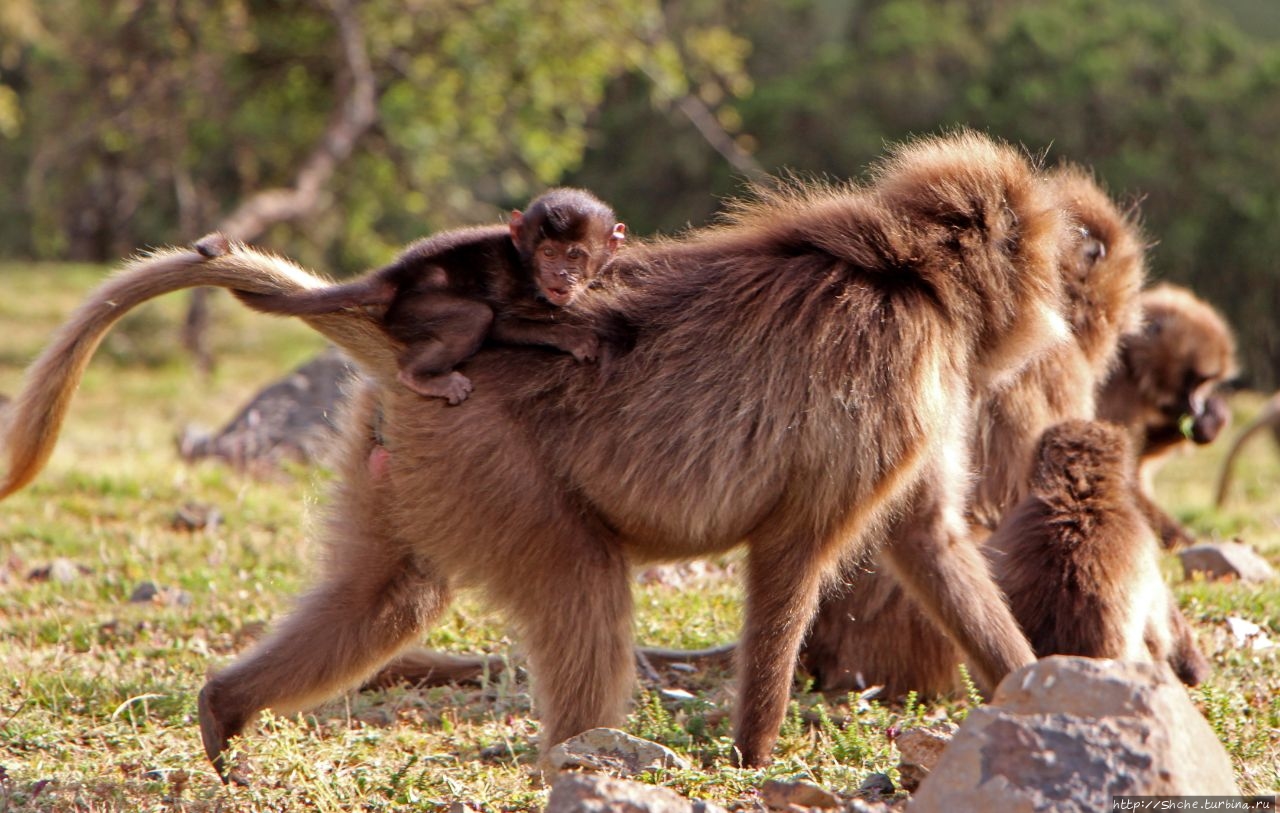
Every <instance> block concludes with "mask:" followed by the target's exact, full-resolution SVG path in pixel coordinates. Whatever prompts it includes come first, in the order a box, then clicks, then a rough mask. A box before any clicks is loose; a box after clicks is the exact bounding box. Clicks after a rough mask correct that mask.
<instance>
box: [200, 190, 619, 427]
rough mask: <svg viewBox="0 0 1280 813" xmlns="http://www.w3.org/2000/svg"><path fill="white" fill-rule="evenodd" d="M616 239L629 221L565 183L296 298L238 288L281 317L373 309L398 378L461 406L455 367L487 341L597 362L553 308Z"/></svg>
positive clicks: (580, 286) (589, 339) (594, 344)
mask: <svg viewBox="0 0 1280 813" xmlns="http://www.w3.org/2000/svg"><path fill="white" fill-rule="evenodd" d="M625 235H626V226H625V225H623V224H622V223H619V222H617V218H616V217H615V216H614V213H613V210H612V209H611V208H609V207H608V206H607V205H605V204H604V203H603V202H602V201H600V200H599V199H598V198H596V197H595V196H594V195H592V194H591V193H589V192H585V191H583V190H581V189H568V188H563V187H562V188H558V189H552V190H550V191H548V192H545V193H543V194H542V195H539V196H538V197H537V198H535V199H534V200H533V202H531V203H530V204H529V206H528V208H527V209H526V210H525V211H524V212H520V211H518V210H517V211H514V212H512V213H511V221H510V223H509V224H508V225H507V226H490V227H475V228H467V229H455V230H453V231H447V232H443V233H441V234H437V235H434V236H432V237H427V238H424V239H422V240H419V241H417V242H415V243H413V244H412V245H410V246H409V247H408V248H407V249H405V251H404V252H403V253H402V254H401V255H400V256H399V257H397V258H396V259H395V261H394V262H392V263H391V264H390V265H387V266H384V267H382V268H379V269H377V270H376V271H371V272H369V273H368V274H366V275H365V276H364V277H362V278H361V279H359V280H356V281H355V282H350V283H347V284H345V285H335V286H332V287H330V288H323V289H320V290H308V291H305V292H302V293H293V294H263V293H252V292H246V293H242V294H240V299H241V300H242V301H244V303H245V304H247V305H248V306H249V307H251V308H253V309H255V310H259V311H263V312H265V313H275V314H283V315H288V316H299V315H312V316H314V315H317V314H324V313H333V312H334V311H337V310H342V309H344V308H357V307H371V306H372V307H378V308H379V309H380V310H379V313H380V314H381V318H382V325H383V327H384V328H385V329H386V331H387V333H388V334H389V335H390V336H391V337H392V338H394V339H395V340H397V341H399V342H400V343H402V344H403V345H404V346H405V349H404V351H403V353H402V354H401V357H400V375H399V378H400V382H401V383H402V384H404V385H405V386H406V387H408V388H409V389H411V390H413V391H414V392H416V393H418V394H419V395H424V396H427V397H437V398H444V399H445V400H447V401H448V402H449V403H450V404H459V403H461V402H462V401H464V400H466V398H467V396H468V395H470V394H471V386H472V385H471V380H470V379H468V378H467V377H466V376H465V375H463V374H462V373H460V372H458V371H457V370H456V369H454V368H455V367H457V365H458V364H460V363H461V362H462V361H464V360H466V359H468V358H470V357H471V356H473V355H475V353H476V351H477V350H479V349H480V345H481V344H482V343H483V342H484V341H485V339H492V340H494V341H499V342H507V343H510V344H538V345H547V346H549V347H554V348H557V349H559V350H563V351H565V352H566V353H572V354H573V357H574V358H575V359H577V360H578V361H594V360H595V358H596V354H597V353H598V352H599V341H598V339H597V338H596V335H595V333H594V332H592V331H591V329H590V328H588V327H586V326H583V325H574V324H566V323H565V319H564V315H563V314H562V313H561V312H560V311H561V309H562V308H564V307H565V306H568V305H570V304H572V303H573V301H574V300H575V299H577V298H578V296H579V294H581V292H582V291H583V290H584V289H585V288H586V286H587V285H588V284H589V283H590V282H591V280H592V279H594V278H595V276H596V274H597V273H598V272H599V271H600V269H601V267H603V266H604V264H605V263H606V262H608V261H609V260H610V259H612V258H613V256H614V254H615V253H616V252H617V250H618V247H619V246H621V245H622V242H623V240H624V239H625ZM205 245H206V244H204V243H202V244H200V245H198V246H197V248H205ZM205 250H206V251H207V252H208V253H217V250H216V249H213V250H210V249H208V248H205Z"/></svg>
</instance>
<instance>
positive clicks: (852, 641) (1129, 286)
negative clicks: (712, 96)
mask: <svg viewBox="0 0 1280 813" xmlns="http://www.w3.org/2000/svg"><path fill="white" fill-rule="evenodd" d="M1047 184H1048V186H1049V189H1050V190H1051V191H1052V194H1053V195H1054V196H1055V198H1056V199H1057V200H1058V202H1059V205H1060V206H1061V207H1062V208H1063V209H1064V210H1065V211H1066V212H1067V213H1068V215H1069V217H1070V222H1071V226H1072V228H1071V229H1070V230H1069V231H1068V232H1065V233H1064V237H1063V239H1064V248H1063V251H1062V253H1061V255H1060V262H1059V266H1058V270H1059V273H1060V274H1061V277H1062V281H1063V285H1064V289H1065V292H1066V301H1067V310H1066V315H1067V319H1068V321H1069V322H1070V323H1071V327H1072V337H1071V340H1070V341H1068V342H1064V343H1062V344H1059V345H1056V346H1055V347H1053V348H1051V349H1050V350H1049V351H1048V352H1047V353H1045V354H1044V355H1043V356H1041V357H1040V358H1039V359H1037V360H1035V361H1033V362H1032V363H1030V364H1029V365H1027V366H1026V367H1025V368H1023V369H1022V370H1021V371H1020V372H1019V373H1018V374H1017V375H1016V376H1015V377H1014V378H1013V379H1012V380H1011V381H1009V382H1007V383H1005V384H1004V385H1002V386H1000V387H996V388H987V389H983V390H978V391H976V392H975V393H974V396H975V400H976V409H975V412H974V415H975V417H974V422H975V431H974V434H973V438H972V455H973V459H974V471H975V472H976V473H977V475H978V476H977V479H976V481H975V483H974V489H973V493H972V495H971V496H970V500H969V504H968V514H969V516H970V517H971V520H972V521H973V522H975V523H977V524H978V525H980V526H982V527H983V528H985V529H987V530H990V529H991V528H994V527H995V525H996V523H997V522H998V521H999V519H1000V517H1001V516H1003V515H1004V514H1005V512H1007V511H1008V510H1009V509H1010V508H1011V507H1012V506H1014V505H1015V504H1017V502H1018V501H1019V500H1021V499H1022V497H1023V496H1025V494H1026V493H1027V487H1028V478H1029V475H1030V473H1031V460H1032V452H1033V450H1034V448H1035V445H1036V443H1037V441H1038V440H1039V437H1040V435H1041V434H1042V433H1043V432H1044V430H1045V429H1046V428H1048V427H1049V426H1052V425H1053V424H1055V423H1058V422H1060V421H1063V420H1066V419H1069V418H1080V417H1090V416H1091V415H1092V414H1093V410H1094V389H1095V386H1096V382H1097V381H1098V380H1100V378H1101V377H1103V376H1104V375H1105V374H1106V372H1107V370H1108V368H1109V366H1110V365H1111V364H1112V362H1113V360H1114V357H1115V351H1116V344H1117V342H1118V340H1119V337H1120V335H1121V334H1122V333H1124V332H1126V331H1128V330H1130V329H1132V328H1133V327H1134V326H1136V324H1137V322H1138V309H1137V300H1138V291H1139V289H1140V288H1141V286H1142V281H1143V276H1144V271H1143V241H1142V238H1141V235H1140V234H1139V233H1138V230H1137V228H1136V226H1135V225H1134V223H1133V222H1132V221H1131V220H1130V219H1129V218H1128V217H1126V216H1125V215H1124V214H1122V213H1121V212H1120V211H1118V210H1117V209H1116V207H1115V204H1114V203H1112V201H1111V200H1110V199H1109V198H1108V196H1107V195H1106V193H1105V192H1103V190H1102V189H1101V188H1100V187H1099V186H1098V185H1097V183H1095V182H1094V181H1093V179H1092V178H1091V177H1090V176H1089V174H1088V173H1087V172H1085V171H1084V170H1082V169H1080V168H1076V167H1063V168H1060V169H1058V170H1055V171H1054V172H1052V173H1049V175H1048V178H1047ZM885 533H886V536H887V538H889V539H892V538H894V537H895V536H896V535H899V534H901V533H903V530H902V527H901V523H899V525H897V526H892V527H890V528H889V529H887V531H886V532H885ZM843 581H844V584H843V585H842V586H841V588H840V589H839V590H834V591H832V592H831V594H830V595H828V596H825V597H824V599H823V603H822V606H821V607H820V609H819V611H818V615H817V617H816V618H815V620H814V624H813V629H812V630H811V631H810V634H809V636H808V638H807V639H806V641H805V645H804V649H803V651H802V653H801V663H802V665H803V666H804V667H805V668H806V670H807V671H809V673H810V674H811V675H812V676H813V677H814V679H815V680H816V682H817V685H818V687H819V688H822V689H827V690H849V689H861V688H866V687H868V686H873V685H880V686H883V687H884V689H883V694H884V695H885V696H886V697H901V696H902V695H905V694H906V693H907V692H908V691H911V690H913V689H914V690H916V691H918V692H921V693H922V694H926V695H940V694H947V693H950V692H952V691H954V690H956V689H957V688H959V674H958V670H957V667H958V665H959V663H960V660H961V656H960V651H959V650H958V649H957V648H956V646H955V644H954V643H953V642H952V640H951V639H950V638H949V637H948V636H947V635H945V634H944V633H943V632H942V630H941V629H940V628H939V627H938V626H937V625H936V624H934V623H933V622H932V621H931V620H930V618H929V617H927V615H926V614H925V612H924V610H923V609H922V608H920V607H919V606H918V605H917V604H916V603H915V602H914V601H912V600H911V598H910V597H909V596H908V595H907V594H906V592H905V591H904V590H903V589H902V587H901V585H900V584H899V583H898V580H897V579H896V578H895V576H894V574H893V571H892V570H891V569H890V568H888V567H886V564H885V563H884V562H881V561H876V560H872V561H869V562H866V563H851V564H850V565H849V566H848V567H847V569H846V573H845V577H844V580H843ZM1066 609H1067V608H1064V611H1066ZM904 641H908V642H910V643H909V644H907V645H904V643H903V642H904Z"/></svg>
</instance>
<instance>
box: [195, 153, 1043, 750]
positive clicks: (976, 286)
mask: <svg viewBox="0 0 1280 813" xmlns="http://www.w3.org/2000/svg"><path fill="white" fill-rule="evenodd" d="M1063 228H1065V225H1064V221H1063V220H1062V217H1061V215H1060V214H1059V211H1058V209H1057V207H1056V206H1055V204H1054V201H1053V199H1052V197H1051V196H1049V195H1048V194H1047V193H1046V191H1045V190H1044V189H1043V188H1042V182H1041V181H1040V179H1039V178H1038V177H1037V176H1036V174H1035V173H1034V171H1033V170H1032V168H1031V167H1030V166H1028V164H1027V162H1026V161H1025V159H1023V158H1022V157H1021V156H1020V155H1019V154H1018V153H1017V152H1016V151H1015V150H1013V149H1010V148H1007V147H1002V146H998V145H995V144H993V143H991V142H990V141H988V140H986V139H984V138H982V137H979V136H974V135H961V136H953V137H949V138H944V139H937V140H932V141H923V142H920V143H917V144H914V145H911V146H908V147H906V148H903V149H901V150H899V151H898V152H897V154H896V155H894V156H893V157H892V158H891V159H890V160H889V161H887V162H886V163H885V164H884V165H883V166H882V167H881V168H880V170H879V172H878V174H877V177H876V181H875V183H874V184H873V185H872V186H871V187H869V188H858V187H838V188H818V189H813V188H809V189H805V188H794V189H782V190H778V191H771V192H764V193H762V194H761V196H760V198H759V199H758V200H756V201H754V202H750V203H744V204H742V205H741V206H739V207H738V208H737V209H735V211H734V212H733V214H732V215H731V217H730V218H729V220H728V222H727V223H726V224H724V225H722V226H719V227H716V228H712V229H707V230H702V231H696V232H693V233H691V234H690V235H688V236H686V237H684V238H683V239H680V240H674V241H666V242H659V243H656V244H653V245H649V246H639V247H636V248H634V249H633V250H632V251H630V252H628V254H627V256H626V257H624V258H621V259H620V260H619V261H618V266H619V267H618V268H616V269H615V271H614V273H615V274H616V275H617V280H616V282H615V284H614V285H612V286H608V285H607V286H605V289H604V290H603V291H601V292H599V293H598V294H597V295H596V297H595V298H594V305H592V303H591V302H588V303H584V306H593V307H595V308H597V309H598V313H599V316H600V318H601V319H602V320H604V321H605V322H606V323H609V324H612V325H615V326H621V328H620V332H621V333H622V335H624V336H625V337H626V342H625V343H624V345H623V346H622V347H621V348H620V349H619V350H618V352H617V353H616V354H615V356H614V358H613V359H612V361H611V363H610V365H609V366H608V367H607V368H606V369H603V370H596V369H590V370H588V369H582V368H576V367H575V365H574V364H573V363H572V361H567V359H565V358H559V357H555V356H552V355H549V354H544V353H538V352H531V351H528V350H521V349H498V350H493V351H486V352H483V353H481V354H479V355H478V356H476V357H475V358H473V359H471V360H470V361H469V362H468V363H467V374H468V375H469V376H471V377H472V378H473V379H475V380H476V383H477V385H478V386H477V391H476V395H474V396H473V397H472V398H471V399H470V400H469V401H468V402H467V404H466V406H465V408H459V409H451V410H446V409H443V408H441V407H439V406H437V405H435V404H431V403H427V404H424V403H423V401H422V399H421V398H418V397H417V396H415V395H413V394H412V393H410V392H408V391H407V390H404V389H403V388H396V387H385V386H384V387H375V386H367V387H366V388H365V389H364V390H363V391H362V392H361V393H359V394H358V397H357V398H356V399H355V406H354V409H353V411H352V414H351V415H350V416H349V418H348V424H347V427H346V438H345V443H346V445H345V449H344V453H343V458H342V461H341V463H340V465H341V467H342V471H343V480H342V484H341V485H340V486H339V488H338V491H337V494H336V495H335V505H334V510H333V512H332V517H333V518H332V520H331V522H330V524H329V528H328V534H327V536H326V542H327V550H328V559H327V564H328V567H327V568H326V575H325V577H324V579H323V580H322V581H321V583H320V584H319V585H318V586H317V587H315V588H314V589H313V590H312V591H311V592H310V593H309V594H308V595H307V596H305V597H304V598H303V599H302V600H301V603H300V605H299V607H298V608H297V609H296V610H295V611H294V612H293V613H292V614H291V615H290V616H289V617H288V618H286V619H285V620H284V621H283V622H281V623H280V624H279V625H278V626H277V628H276V629H275V631H274V632H273V634H271V635H270V636H269V637H268V638H267V639H265V640H264V641H263V642H261V643H260V644H259V645H257V646H256V647H255V648H254V649H253V650H252V651H250V652H249V653H247V654H246V655H245V656H243V657H242V658H241V659H239V660H238V661H236V662H235V663H233V664H232V665H231V666H229V667H227V668H226V669H224V670H222V671H220V672H218V673H217V674H215V675H214V676H213V677H212V678H211V679H210V680H209V682H208V683H207V684H206V686H205V688H204V690H203V691H202V693H201V702H200V718H201V727H202V733H203V735H204V741H205V747H206V750H207V752H208V754H209V756H210V758H211V759H212V760H213V761H214V763H215V764H216V765H218V766H219V768H220V769H222V770H224V771H225V768H226V766H225V765H224V764H223V762H224V760H223V754H224V750H225V748H226V746H227V742H228V739H229V738H230V737H232V736H234V735H235V734H237V733H239V732H240V731H241V730H243V728H244V727H245V726H246V725H247V724H248V723H249V722H250V720H251V719H252V718H253V716H254V715H255V714H256V713H257V712H258V711H259V710H261V709H263V708H267V707H270V708H273V709H277V710H289V709H295V708H300V707H303V706H306V705H308V704H311V703H314V702H316V701H319V700H322V699H323V698H325V697H327V696H329V695H331V694H333V693H334V692H336V691H338V690H339V689H341V688H343V687H345V686H349V685H353V684H354V683H356V682H358V681H359V680H360V679H361V678H363V677H364V676H366V675H368V674H369V673H370V672H371V671H372V670H374V669H376V668H377V667H378V666H379V665H380V664H382V663H383V662H384V661H385V660H386V659H387V658H389V657H390V656H391V655H392V654H393V653H394V652H395V651H396V650H397V649H399V648H400V647H401V646H403V645H404V644H406V643H408V642H410V641H412V640H413V639H414V638H415V637H416V636H417V635H418V634H419V633H420V632H421V631H422V629H423V628H424V627H425V626H427V625H428V624H430V623H431V622H432V621H434V619H435V618H436V617H438V615H439V613H440V612H441V611H442V610H443V608H444V606H445V605H446V603H447V601H448V597H449V593H450V590H451V588H452V587H454V586H455V585H460V584H472V585H477V586H479V587H481V588H482V589H483V591H484V593H485V594H486V595H487V597H488V598H489V599H490V600H491V601H492V602H493V603H494V604H496V605H498V606H499V607H501V608H503V609H505V610H506V611H507V613H508V617H509V618H510V619H511V621H512V623H513V624H514V625H515V626H516V627H517V629H518V631H519V633H520V637H521V638H522V640H523V643H524V645H525V647H526V648H527V650H528V652H529V660H530V663H531V667H532V671H533V674H534V676H535V682H534V693H535V700H536V703H537V706H538V708H539V711H540V715H541V718H542V720H543V733H542V745H543V747H544V748H545V747H547V746H549V745H551V744H553V743H555V742H558V741H561V740H563V739H565V738H566V737H569V736H572V735H573V734H576V733H578V732H581V731H583V730H586V729H589V728H592V727H595V726H600V725H607V724H616V723H618V722H619V721H620V720H621V719H622V715H623V712H624V709H625V706H626V702H627V700H628V698H629V695H630V691H631V677H632V649H631V597H630V591H629V579H628V570H629V566H630V565H631V563H633V562H640V561H645V560H651V559H661V558H670V557H687V556H696V555H704V554H708V553H714V552H717V551H722V550H726V549H728V548H731V547H733V546H735V545H738V544H741V543H745V544H746V545H747V546H748V575H747V608H746V627H745V630H744V633H743V645H742V651H741V659H740V669H741V696H740V702H739V708H738V716H737V735H736V745H737V748H738V751H739V753H740V757H741V760H742V761H743V762H744V763H746V764H749V765H759V764H762V763H764V762H767V761H768V758H769V755H770V752H771V750H772V748H773V744H774V742H775V741H776V738H777V731H778V726H779V724H780V722H781V721H782V718H783V716H784V713H785V710H786V705H787V699H788V693H789V688H790V682H791V674H792V669H793V664H794V661H795V656H796V651H797V649H798V647H799V645H800V639H801V637H802V635H803V633H804V630H805V627H806V625H807V623H808V620H809V618H810V616H811V615H812V613H813V610H814V607H815V606H816V603H817V597H818V591H819V587H820V584H821V582H822V581H823V579H824V578H825V577H826V576H827V575H828V574H829V571H830V570H831V569H832V567H833V566H834V564H835V563H836V562H837V560H838V559H839V558H840V556H841V555H842V554H844V553H845V552H846V551H848V550H849V549H850V548H856V547H859V546H862V545H865V544H866V540H867V539H868V534H867V531H868V529H869V528H870V526H872V525H874V524H876V523H877V522H880V521H882V520H883V519H884V517H885V515H886V514H887V512H888V511H890V510H892V509H893V508H894V507H897V506H901V505H902V504H903V503H904V501H905V500H906V499H908V498H910V497H913V496H915V495H916V494H917V492H918V491H919V489H918V487H919V486H921V485H923V484H930V488H929V489H928V493H929V494H930V495H931V497H932V499H930V500H928V501H927V502H925V503H923V504H920V503H919V502H917V505H916V507H917V509H918V510H920V511H922V512H925V513H926V514H927V516H929V517H932V520H931V524H932V526H933V527H934V528H935V529H936V530H938V531H939V533H937V534H931V535H928V536H927V537H926V536H921V537H918V538H913V539H910V540H895V542H894V544H893V545H892V546H891V547H890V548H888V549H887V550H886V555H887V556H888V557H889V558H890V559H892V560H894V561H897V562H898V563H900V564H901V565H902V567H903V569H909V570H910V571H911V572H912V573H913V576H914V577H913V579H912V589H913V592H915V593H916V594H917V595H918V598H919V599H920V600H921V601H922V602H924V603H925V604H926V605H927V606H929V607H931V608H932V609H933V610H934V614H935V615H936V616H937V617H939V618H941V619H942V620H943V621H944V623H946V624H947V626H948V627H950V628H951V629H952V632H953V634H954V635H955V637H956V639H957V640H958V641H959V642H961V645H962V646H963V647H964V648H965V649H966V650H967V651H968V653H969V655H970V656H971V658H972V662H973V663H974V665H975V669H976V670H977V672H978V675H979V677H980V679H982V680H983V681H985V682H987V683H994V682H996V681H998V680H999V679H1000V678H1001V677H1003V675H1004V674H1006V673H1007V672H1008V671H1009V670H1011V669H1013V668H1015V667H1017V666H1019V665H1022V664H1024V663H1027V662H1030V661H1031V660H1032V659H1033V655H1032V652H1031V649H1030V647H1029V645H1028V644H1027V642H1026V640H1025V638H1024V637H1023V636H1022V634H1021V633H1020V632H1019V631H1018V628H1017V625H1016V623H1015V622H1014V620H1013V618H1012V617H1011V616H1010V614H1009V612H1008V609H1007V607H1006V606H1005V604H1004V603H1003V601H1002V600H1001V599H1000V597H999V594H998V592H997V591H996V588H995V586H994V585H993V584H992V582H991V580H990V577H989V575H988V574H987V572H986V570H985V568H984V567H983V566H982V563H981V561H980V559H978V558H977V556H976V553H975V552H974V551H973V550H972V548H971V546H967V545H956V544H953V543H954V542H956V540H958V539H959V538H961V537H962V535H963V534H964V522H963V517H962V516H961V511H962V508H963V491H964V486H965V470H966V461H967V453H966V450H967V446H968V437H967V434H968V427H969V426H970V425H971V421H970V419H969V415H968V407H967V405H968V404H969V402H970V398H969V391H970V389H971V388H972V387H974V386H987V385H988V383H989V382H990V381H991V380H993V379H995V378H998V377H1001V376H1004V375H1008V374H1009V373H1010V372H1011V371H1012V370H1014V369H1016V368H1017V367H1018V366H1019V365H1020V364H1022V363H1024V362H1025V360H1027V359H1029V358H1031V357H1033V356H1034V355H1035V353H1036V352H1038V351H1040V350H1041V349H1043V348H1044V347H1046V346H1047V345H1049V344H1051V343H1052V342H1053V341H1055V340H1058V339H1060V338H1061V337H1062V336H1063V333H1064V330H1063V325H1062V319H1061V317H1060V316H1059V315H1058V314H1057V310H1058V308H1059V307H1060V304H1061V303H1060V296H1061V292H1060V282H1059V277H1058V274H1057V272H1056V269H1055V263H1056V262H1057V257H1056V252H1057V250H1058V246H1059V245H1060V243H1061V242H1062V234H1061V230H1062V229H1063ZM236 253H237V252H236V251H235V250H233V251H232V252H231V253H230V255H228V258H227V259H226V260H225V261H226V262H231V261H234V259H235V257H236ZM223 261H224V260H223V259H216V260H210V261H209V262H210V263H218V262H223ZM330 335H331V337H332V334H330ZM357 356H359V354H358V353H357ZM566 362H567V363H566ZM484 382H490V383H492V384H494V385H495V386H489V387H486V386H483V383H484ZM499 382H501V386H496V385H497V384H498V383H499ZM379 415H380V418H378V416H379ZM375 420H381V427H382V433H381V434H382V437H383V438H384V439H385V443H386V445H387V447H388V449H389V450H390V452H391V455H390V463H389V465H388V467H387V470H386V472H385V474H383V475H380V476H376V477H375V476H374V475H372V474H371V473H370V467H369V466H368V465H367V461H368V457H369V454H370V452H371V451H372V449H373V443H374V440H373V432H372V425H373V423H374V421H375Z"/></svg>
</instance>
